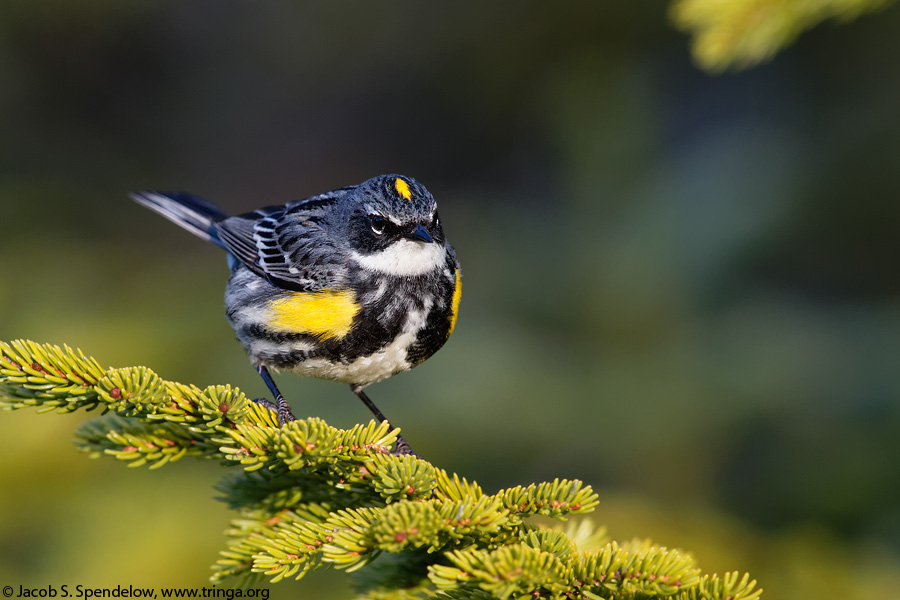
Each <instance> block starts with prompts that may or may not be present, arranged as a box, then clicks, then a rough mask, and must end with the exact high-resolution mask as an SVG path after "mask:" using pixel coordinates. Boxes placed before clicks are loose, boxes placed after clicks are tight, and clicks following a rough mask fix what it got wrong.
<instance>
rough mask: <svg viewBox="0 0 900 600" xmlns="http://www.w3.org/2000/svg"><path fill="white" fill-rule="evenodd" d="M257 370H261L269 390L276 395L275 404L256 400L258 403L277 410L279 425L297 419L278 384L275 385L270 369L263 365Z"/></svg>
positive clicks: (260, 374)
mask: <svg viewBox="0 0 900 600" xmlns="http://www.w3.org/2000/svg"><path fill="white" fill-rule="evenodd" d="M256 370H257V371H258V372H259V376H260V377H262V379H263V381H265V382H266V387H268V388H269V391H270V392H272V395H273V396H275V404H274V405H273V404H272V403H271V402H269V401H268V400H256V403H257V404H261V405H263V406H265V407H266V408H268V409H270V410H274V411H275V412H277V413H278V424H279V425H284V424H285V423H290V422H291V421H296V420H297V417H295V416H294V414H293V413H292V412H291V406H290V405H289V404H288V403H287V400H285V399H284V396H282V395H281V392H280V391H278V386H276V385H275V382H274V381H273V380H272V376H271V375H269V370H268V369H267V368H265V367H264V366H263V365H260V366H258V367H256Z"/></svg>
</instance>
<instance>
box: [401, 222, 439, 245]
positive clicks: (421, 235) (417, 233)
mask: <svg viewBox="0 0 900 600" xmlns="http://www.w3.org/2000/svg"><path fill="white" fill-rule="evenodd" d="M406 237H408V238H409V239H411V240H419V241H420V242H425V243H428V244H430V243H431V242H433V241H434V239H433V238H432V237H431V234H429V233H428V230H427V229H425V226H424V225H416V227H415V229H413V230H412V231H410V232H409V233H407V234H406Z"/></svg>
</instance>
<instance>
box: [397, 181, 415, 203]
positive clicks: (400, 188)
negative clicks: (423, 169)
mask: <svg viewBox="0 0 900 600" xmlns="http://www.w3.org/2000/svg"><path fill="white" fill-rule="evenodd" d="M394 189H396V190H397V193H398V194H400V195H401V196H403V197H404V198H406V199H407V200H412V192H411V191H410V190H409V184H408V183H406V181H404V180H403V179H400V178H399V177H398V178H396V179H395V180H394Z"/></svg>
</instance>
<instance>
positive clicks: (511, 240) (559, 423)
mask: <svg viewBox="0 0 900 600" xmlns="http://www.w3.org/2000/svg"><path fill="white" fill-rule="evenodd" d="M666 11H667V7H666V5H665V4H663V3H657V2H624V1H617V2H589V1H572V2H562V3H553V4H550V3H547V2H532V1H523V2H517V3H510V2H506V3H502V2H501V3H488V2H485V3H475V2H467V1H462V2H454V3H433V4H427V5H426V4H413V3H400V2H379V3H353V2H344V1H336V2H310V3H300V2H286V1H280V0H279V1H272V2H254V3H251V2H241V1H237V0H215V1H212V0H203V1H194V0H191V1H187V2H175V1H159V2H149V1H147V2H121V1H120V0H92V1H90V2H81V3H73V2H63V1H59V0H57V1H45V2H24V1H20V0H6V1H4V2H3V3H2V5H0V140H2V141H0V339H4V340H10V339H14V338H19V337H24V338H30V339H33V340H36V341H40V342H52V343H58V344H62V343H67V344H69V345H72V346H77V347H80V348H81V349H82V350H84V351H85V352H86V353H87V354H90V355H93V356H95V357H96V358H98V360H99V361H100V362H101V363H102V364H104V365H110V366H130V365H136V364H144V365H147V366H149V367H151V368H153V369H154V370H156V371H157V372H158V373H159V374H160V375H162V376H163V377H165V378H167V379H175V380H180V381H184V382H190V383H195V384H197V385H200V386H205V385H209V384H213V383H224V382H229V383H232V384H235V385H238V386H239V387H241V389H243V390H245V391H247V392H248V393H250V394H253V395H257V396H261V395H263V394H265V388H264V386H263V384H262V382H261V381H259V380H258V377H257V376H256V374H255V372H254V371H253V370H252V369H251V368H250V367H249V365H248V363H247V362H246V358H245V357H244V355H243V353H242V350H241V348H240V346H239V345H238V344H237V343H236V342H235V341H234V338H233V333H232V331H231V330H230V328H229V327H228V325H227V323H226V322H225V320H224V316H223V308H222V292H223V289H224V282H225V278H226V276H227V269H226V266H225V260H224V257H223V255H222V254H221V252H220V251H219V250H218V249H217V248H214V247H212V246H207V245H204V244H203V243H202V242H201V241H199V240H197V239H195V238H193V237H192V236H190V235H189V234H187V233H185V232H183V231H181V230H179V229H177V228H176V227H174V226H173V225H171V224H170V223H168V222H167V221H164V220H163V219H161V218H159V217H158V216H156V215H153V214H151V213H150V212H148V211H147V210H146V209H144V208H141V207H139V206H137V205H136V204H134V203H132V202H130V201H129V200H128V198H127V196H126V194H127V192H128V191H130V190H137V189H148V188H149V189H183V190H188V191H192V192H195V193H198V194H201V195H204V196H206V197H208V198H211V199H213V200H215V201H216V202H217V203H219V204H220V205H221V206H222V207H224V208H225V209H226V210H228V211H230V212H243V211H247V210H251V209H254V208H256V207H258V206H262V205H267V204H276V203H283V202H285V201H289V200H294V199H299V198H303V197H306V196H308V195H312V194H315V193H319V192H322V191H326V190H329V189H333V188H335V187H341V186H344V185H349V184H353V183H358V182H360V181H362V180H364V179H367V178H368V177H371V176H373V175H376V174H379V173H390V172H399V173H405V174H408V175H412V176H414V177H416V178H418V179H419V180H420V181H422V182H423V183H424V184H425V185H427V186H428V187H429V188H430V190H431V191H432V192H433V193H434V194H435V196H436V197H437V198H438V201H439V203H440V207H441V215H442V218H443V221H444V224H445V229H446V231H447V233H448V236H449V237H450V239H451V240H452V242H453V244H454V245H455V247H456V249H457V251H458V254H459V256H460V259H461V261H462V265H463V273H464V280H463V281H464V285H463V300H462V306H461V314H460V318H459V323H458V326H457V329H456V333H455V334H454V336H453V339H452V340H451V341H450V342H449V343H448V345H447V346H446V347H445V348H444V349H443V350H441V351H440V352H439V353H438V354H437V355H436V356H435V357H434V358H432V359H431V360H430V361H429V362H428V363H426V364H425V365H423V366H421V367H419V368H417V369H416V370H414V371H412V372H410V373H408V374H404V375H401V376H399V377H396V378H394V379H392V380H390V381H386V382H383V383H380V384H378V385H376V386H373V387H372V388H371V395H372V397H373V398H374V399H375V400H376V402H377V403H378V404H379V406H381V408H382V409H383V410H384V411H385V412H386V413H387V414H388V415H389V416H391V418H392V420H394V421H395V423H396V424H398V425H399V426H401V427H402V428H403V430H404V434H405V435H406V437H407V438H408V439H409V441H410V442H411V443H412V444H413V446H414V447H415V448H416V449H417V450H418V451H419V452H421V453H423V454H424V455H425V456H427V457H428V458H429V459H430V460H431V461H433V462H434V463H436V464H438V465H440V466H442V467H445V468H447V469H448V470H450V471H455V472H458V473H460V474H462V475H464V476H466V477H468V478H470V479H475V480H477V481H478V482H479V483H480V484H481V485H482V486H483V487H484V488H485V489H486V490H489V491H494V490H496V489H498V488H500V487H505V486H509V485H516V484H526V483H530V482H533V481H542V480H547V479H552V478H554V477H569V478H580V479H583V480H585V481H586V482H587V483H590V484H591V485H593V486H594V487H595V488H596V489H597V490H598V492H599V493H600V499H601V503H600V506H599V508H598V510H597V511H596V513H595V514H594V515H593V518H594V519H595V520H597V521H599V522H601V523H605V524H606V525H607V526H608V527H609V530H610V533H611V534H612V536H613V537H614V538H619V539H629V538H631V537H632V536H639V537H651V538H653V539H654V540H655V541H657V542H660V543H663V544H665V545H668V546H676V547H682V548H686V549H689V550H691V551H693V552H694V553H695V555H696V556H697V558H698V560H699V562H700V565H701V567H703V568H704V570H707V571H718V572H720V573H721V572H723V571H728V570H742V571H749V572H750V573H751V574H753V575H754V576H755V577H756V578H757V579H759V581H760V585H761V586H762V587H763V588H764V589H765V590H766V595H765V597H766V598H772V599H787V598H844V599H846V598H874V597H880V598H887V597H898V595H900V558H898V556H900V403H898V397H900V368H898V357H900V272H898V257H900V234H898V232H900V202H898V200H900V169H898V168H897V164H898V159H900V110H898V106H900V102H898V101H900V75H898V72H897V64H898V63H897V59H898V58H900V35H897V32H898V31H900V9H898V8H897V7H894V8H893V9H888V10H886V11H884V12H882V13H879V14H877V15H874V16H867V17H864V18H861V19H859V20H858V21H856V22H854V23H852V24H848V25H840V26H838V25H835V24H826V25H824V26H821V27H818V28H816V29H814V30H813V31H811V32H810V33H808V34H806V35H804V36H803V37H801V38H800V39H799V41H798V42H797V43H795V44H794V45H792V46H791V47H790V48H789V49H788V50H787V51H785V52H783V53H782V54H780V55H779V56H778V57H777V58H775V60H774V61H772V62H771V63H769V64H766V65H763V66H759V67H756V68H753V69H749V70H746V71H743V72H740V73H727V74H723V75H717V76H713V75H709V74H706V73H704V72H702V71H701V70H699V69H698V68H696V67H695V66H694V64H693V63H692V62H691V58H690V53H689V40H688V38H687V37H686V36H685V35H683V34H682V33H679V32H678V31H676V30H675V29H674V28H673V27H672V25H671V23H670V22H669V21H668V18H667V13H666ZM278 382H279V385H280V386H281V388H282V390H283V391H284V392H285V393H286V395H287V396H288V397H289V398H291V399H292V401H293V404H294V407H295V412H296V413H297V414H298V415H301V416H303V415H316V416H321V417H323V418H325V419H326V420H327V421H329V422H330V423H331V424H333V425H336V426H339V427H349V426H352V425H353V424H355V423H358V422H363V421H366V420H368V418H369V415H368V413H367V412H366V411H365V408H364V407H363V406H362V405H361V404H360V403H359V401H358V400H356V398H355V397H354V396H353V395H352V394H351V393H350V391H349V390H347V389H346V388H345V387H343V386H340V385H337V384H333V383H329V382H318V381H312V380H301V379H298V378H294V377H290V376H282V377H280V378H279V379H278ZM84 418H86V415H64V416H57V415H35V414H34V413H33V412H31V411H19V412H14V413H2V414H0V584H3V585H7V584H8V585H15V586H18V585H20V584H21V585H25V586H26V587H28V586H31V587H45V588H46V586H48V585H53V586H57V587H59V586H61V585H62V584H68V585H69V586H70V589H72V587H73V586H74V585H77V584H82V585H86V586H93V587H96V586H110V585H116V584H121V585H125V586H127V585H128V584H132V585H156V586H163V585H184V586H201V585H204V584H205V583H206V581H207V577H208V574H209V571H208V565H210V564H211V563H212V562H214V561H215V560H216V557H217V552H218V550H219V549H220V548H222V547H223V545H224V538H223V536H222V532H223V530H224V529H225V528H226V526H227V524H228V520H229V518H230V517H231V515H229V513H228V511H227V510H226V509H225V508H224V506H221V505H220V504H219V503H217V502H216V501H215V500H214V499H213V498H214V496H215V492H214V491H213V490H212V485H213V484H214V483H215V482H216V481H217V479H218V478H219V477H220V475H221V474H222V473H223V469H222V468H219V467H218V466H216V465H213V464H207V463H203V464H196V463H190V462H189V461H186V462H184V463H183V464H173V465H169V466H166V467H165V468H163V469H161V470H159V471H152V472H148V471H147V470H146V469H126V468H124V466H123V465H121V464H117V463H115V461H113V460H98V461H91V460H88V459H87V458H86V457H85V456H84V455H80V454H78V453H77V452H76V451H75V449H74V447H73V446H72V445H71V439H72V431H73V430H74V429H75V427H76V426H77V425H78V423H79V422H81V420H82V419H84ZM16 589H18V588H16ZM352 593H353V592H352V586H351V583H350V582H349V579H348V578H347V577H345V576H343V574H341V573H332V572H317V573H314V574H312V575H310V576H308V578H307V579H305V580H303V581H301V582H299V583H280V584H277V585H275V586H273V590H272V594H274V595H273V598H279V597H293V596H299V597H310V598H319V597H334V598H344V597H350V596H351V595H352Z"/></svg>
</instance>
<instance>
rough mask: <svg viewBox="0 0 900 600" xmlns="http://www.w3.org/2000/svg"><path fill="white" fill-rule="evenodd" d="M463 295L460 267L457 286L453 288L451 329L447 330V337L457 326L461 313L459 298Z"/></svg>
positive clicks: (457, 271) (457, 272)
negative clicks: (457, 319) (457, 317)
mask: <svg viewBox="0 0 900 600" xmlns="http://www.w3.org/2000/svg"><path fill="white" fill-rule="evenodd" d="M461 297H462V278H461V277H460V275H459V269H457V270H456V286H455V287H454V288H453V300H451V302H450V329H448V330H447V337H450V334H451V333H453V329H454V328H455V327H456V316H457V315H458V314H459V299H460V298H461Z"/></svg>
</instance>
